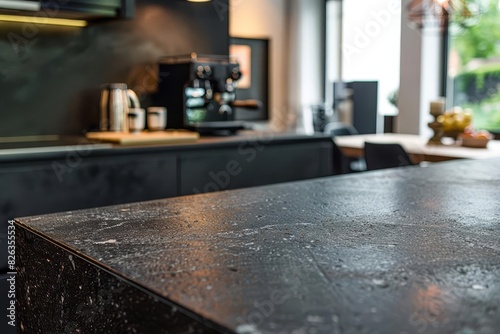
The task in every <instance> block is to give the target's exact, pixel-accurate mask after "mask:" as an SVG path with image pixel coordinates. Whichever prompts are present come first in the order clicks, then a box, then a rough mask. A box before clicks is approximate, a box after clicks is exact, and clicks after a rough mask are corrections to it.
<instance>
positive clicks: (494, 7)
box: [451, 0, 500, 132]
mask: <svg viewBox="0 0 500 334" xmlns="http://www.w3.org/2000/svg"><path fill="white" fill-rule="evenodd" d="M484 3H485V4H486V6H485V8H486V10H483V11H482V14H481V16H480V17H479V18H478V22H477V24H475V25H473V26H471V27H468V28H466V29H464V30H463V31H461V33H459V34H456V35H453V36H452V38H451V49H452V50H454V51H455V52H457V54H458V56H459V58H460V72H459V73H458V75H457V76H456V77H455V80H454V86H455V87H454V91H455V92H454V100H455V101H454V104H457V102H458V103H460V105H461V106H462V107H467V108H471V109H472V110H473V119H474V126H475V127H477V128H480V129H488V130H491V131H495V132H500V9H499V0H485V1H484ZM474 62H475V66H472V64H474Z"/></svg>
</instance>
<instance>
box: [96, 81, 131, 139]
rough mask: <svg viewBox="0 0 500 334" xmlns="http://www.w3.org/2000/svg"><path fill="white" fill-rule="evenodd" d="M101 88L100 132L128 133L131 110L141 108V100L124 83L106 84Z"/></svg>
mask: <svg viewBox="0 0 500 334" xmlns="http://www.w3.org/2000/svg"><path fill="white" fill-rule="evenodd" d="M101 88H102V89H101V100H100V126H99V128H100V130H101V131H114V132H127V131H128V125H127V115H128V112H129V108H140V107H141V106H140V102H139V98H138V97H137V95H136V94H135V93H134V91H133V90H131V89H127V85H126V84H124V83H111V84H105V85H103V86H102V87H101Z"/></svg>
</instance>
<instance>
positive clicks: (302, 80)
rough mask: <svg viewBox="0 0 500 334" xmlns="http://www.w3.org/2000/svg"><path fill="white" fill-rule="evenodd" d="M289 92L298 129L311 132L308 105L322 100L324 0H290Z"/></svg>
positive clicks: (291, 107)
mask: <svg viewBox="0 0 500 334" xmlns="http://www.w3.org/2000/svg"><path fill="white" fill-rule="evenodd" d="M288 5H289V7H288V8H289V14H288V18H289V29H288V31H289V36H288V41H289V48H288V55H289V63H288V73H289V74H288V76H289V91H288V106H289V108H290V113H291V114H292V115H296V122H295V125H296V129H297V130H298V131H300V132H306V133H310V132H311V131H312V119H311V117H310V116H311V115H310V114H308V108H309V107H310V106H311V105H312V104H317V103H320V102H322V100H323V82H322V78H323V76H324V70H325V69H324V68H323V62H322V60H323V54H322V52H323V50H324V48H323V44H324V22H323V20H322V19H321V18H322V17H323V11H324V1H323V0H289V1H288Z"/></svg>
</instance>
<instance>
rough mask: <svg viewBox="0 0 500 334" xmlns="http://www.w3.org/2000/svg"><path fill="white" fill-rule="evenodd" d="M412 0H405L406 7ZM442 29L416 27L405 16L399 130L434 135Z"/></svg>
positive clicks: (400, 131)
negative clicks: (433, 112) (433, 104)
mask: <svg viewBox="0 0 500 334" xmlns="http://www.w3.org/2000/svg"><path fill="white" fill-rule="evenodd" d="M410 1H411V0H403V8H406V7H407V5H408V3H409V2H410ZM440 43H441V39H440V36H439V32H438V31H436V30H434V29H432V30H424V31H421V30H416V29H415V28H414V27H413V26H412V25H411V23H410V22H409V20H408V18H407V17H406V15H403V16H402V20H401V73H400V89H399V99H398V108H399V116H398V118H397V124H396V130H397V132H399V133H410V134H420V135H422V136H425V137H430V136H431V135H432V131H431V130H430V129H429V128H428V126H427V123H429V122H430V121H432V117H431V116H430V115H429V105H430V102H431V101H432V100H435V99H436V98H437V97H438V96H439V85H440V80H441V78H440V73H441V71H440Z"/></svg>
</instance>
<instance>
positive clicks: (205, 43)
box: [0, 0, 229, 137]
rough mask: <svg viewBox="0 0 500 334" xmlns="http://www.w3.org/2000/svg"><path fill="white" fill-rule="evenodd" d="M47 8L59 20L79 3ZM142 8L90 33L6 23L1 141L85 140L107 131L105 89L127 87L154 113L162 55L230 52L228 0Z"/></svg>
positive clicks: (0, 48)
mask: <svg viewBox="0 0 500 334" xmlns="http://www.w3.org/2000/svg"><path fill="white" fill-rule="evenodd" d="M46 2H47V3H48V4H49V6H51V7H54V8H53V11H52V12H49V13H47V15H45V16H49V17H52V16H53V15H55V14H54V13H53V12H54V11H55V12H57V9H58V8H59V7H58V4H66V5H67V4H68V2H72V1H67V0H65V1H46ZM93 2H94V3H99V1H97V0H95V1H93ZM135 3H136V4H135V7H136V8H135V15H134V18H132V19H111V20H99V21H94V22H91V23H90V24H89V25H88V26H87V27H85V28H72V27H64V26H48V25H42V24H36V23H35V24H32V23H10V22H1V24H0V92H1V98H2V122H0V137H11V136H23V135H42V134H44V135H52V134H61V135H69V134H70V135H82V133H83V132H84V131H88V130H90V129H98V128H99V97H100V88H101V85H102V84H105V83H110V82H123V83H126V84H127V85H128V86H129V88H131V89H133V90H134V91H135V92H136V93H137V94H138V96H139V98H140V100H141V103H142V105H143V106H144V107H149V106H151V104H152V96H153V95H154V93H156V92H157V83H158V73H157V66H156V63H157V61H158V59H159V58H160V57H164V56H170V55H178V54H189V53H191V52H198V53H207V54H222V55H224V54H227V53H228V45H229V15H228V13H229V6H228V0H217V1H216V2H215V1H213V2H207V3H189V2H187V1H177V0H136V1H135ZM30 16H38V15H30ZM42 17H43V16H42Z"/></svg>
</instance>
